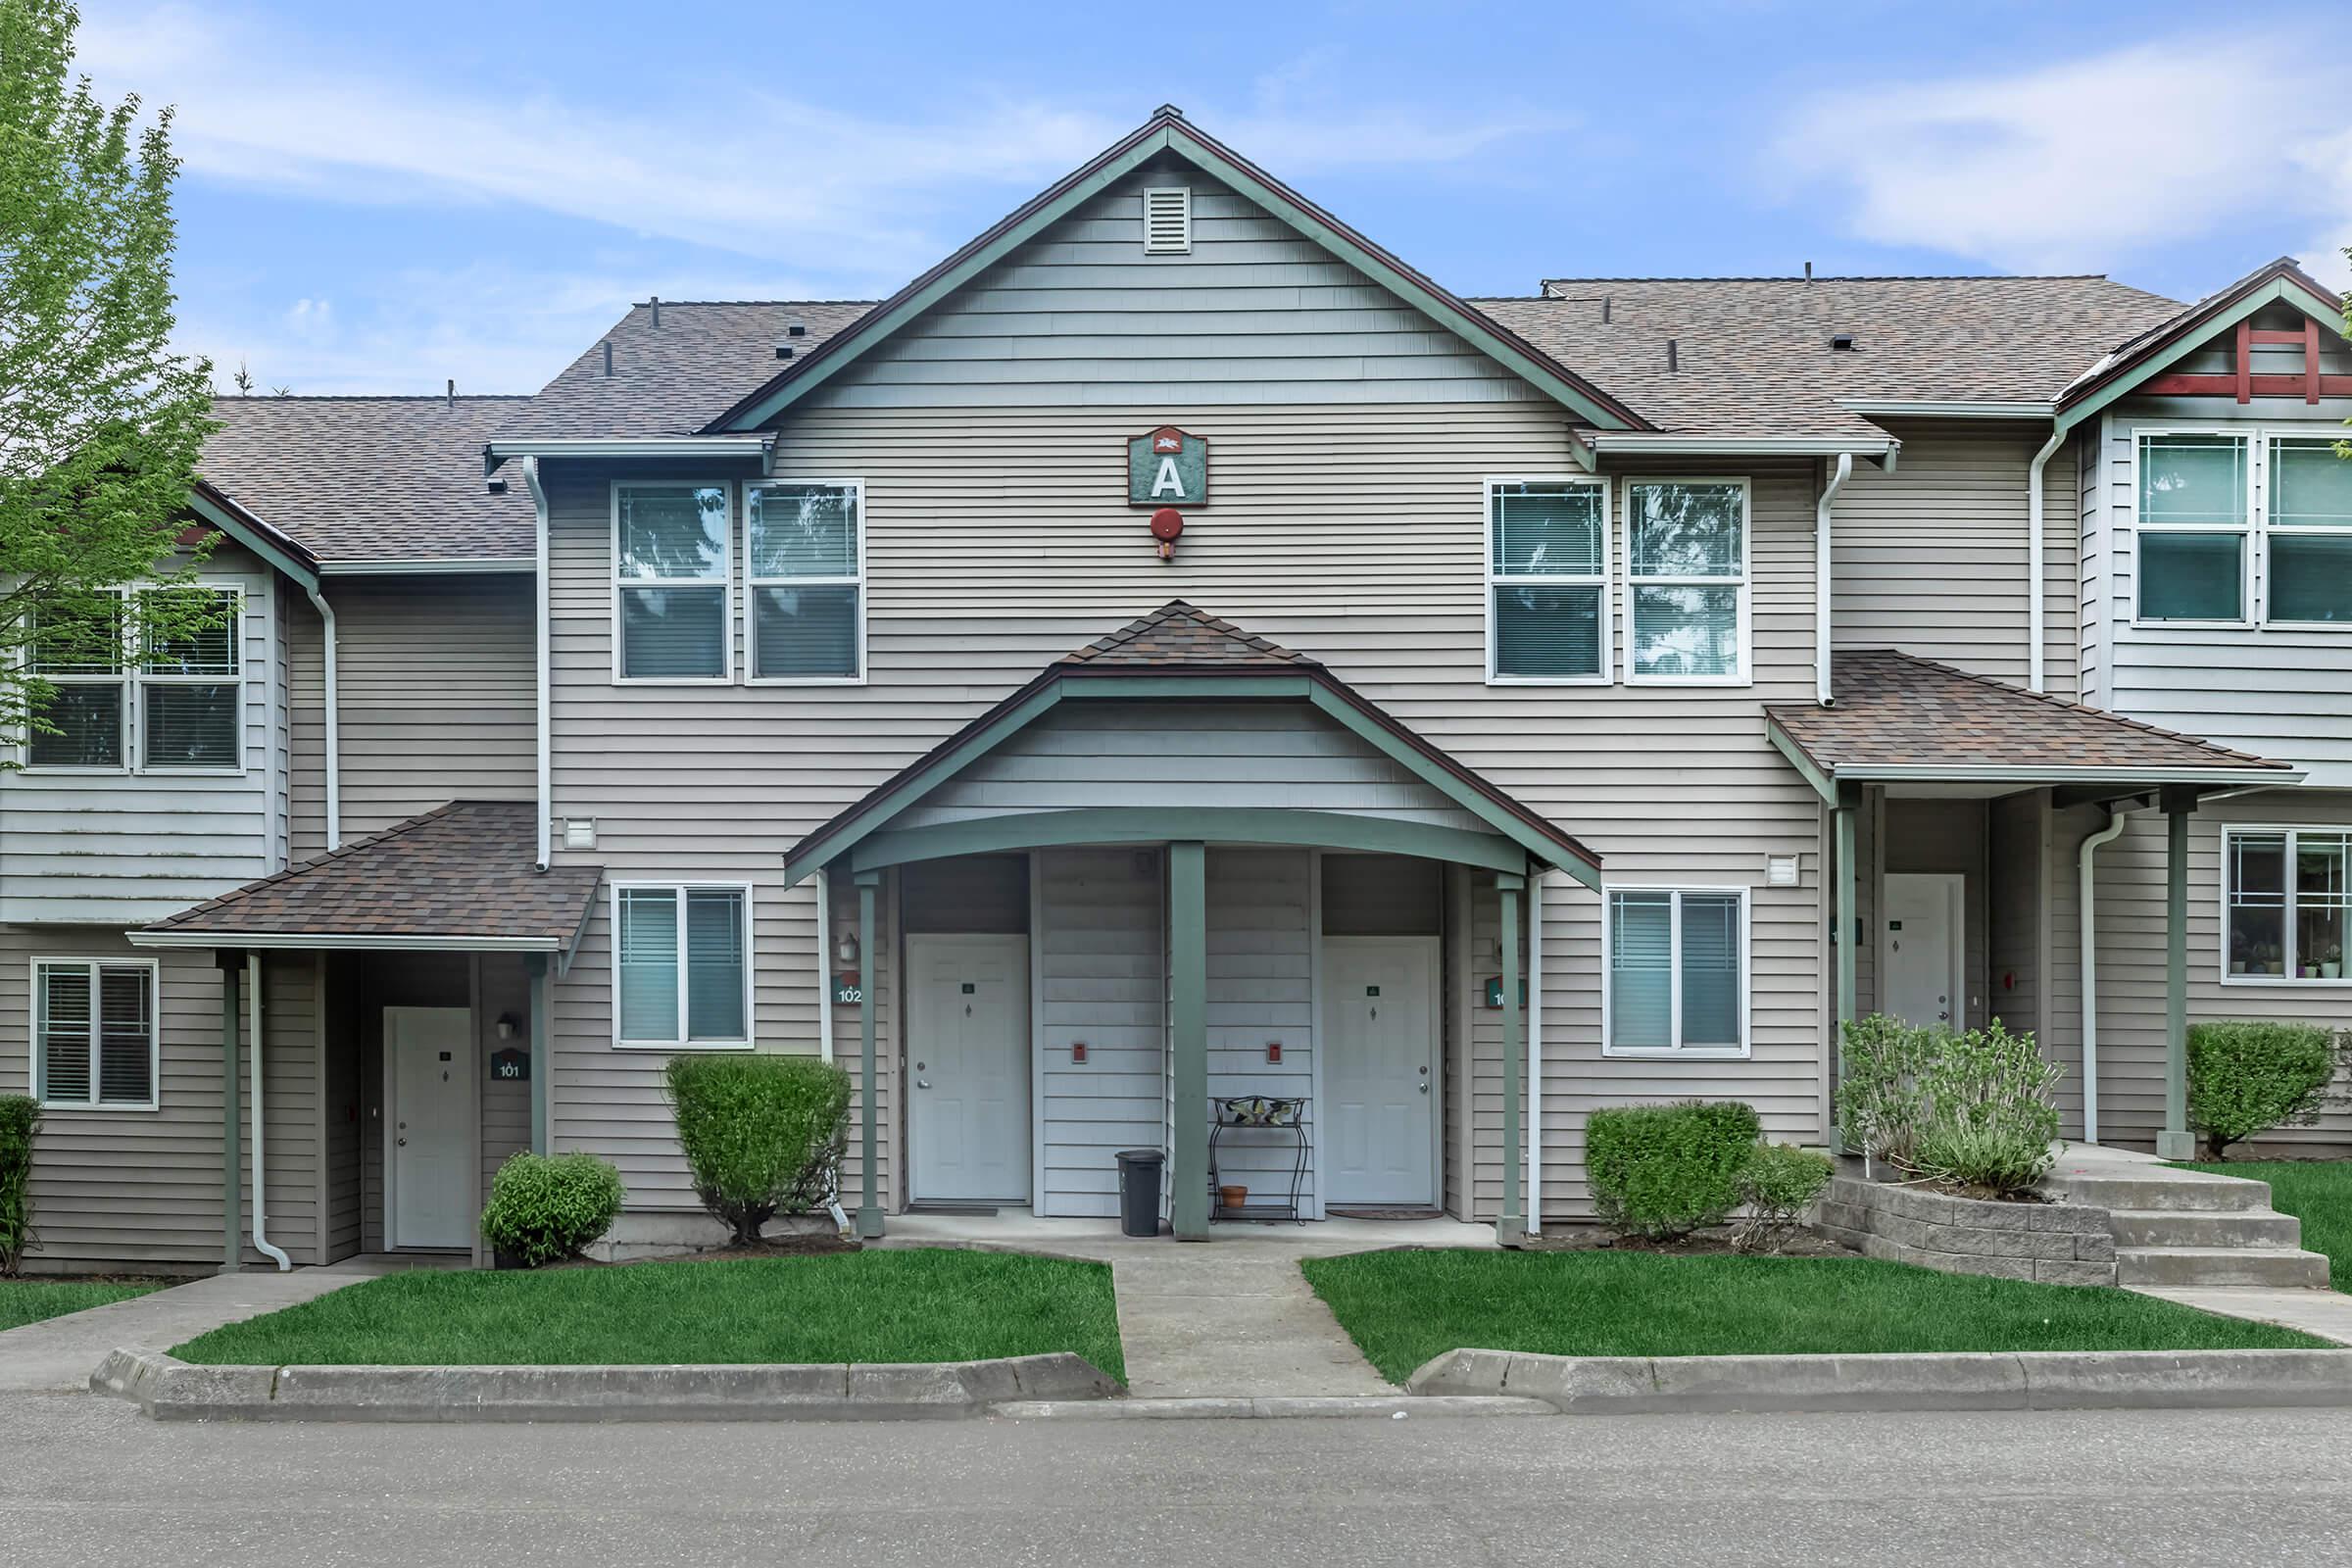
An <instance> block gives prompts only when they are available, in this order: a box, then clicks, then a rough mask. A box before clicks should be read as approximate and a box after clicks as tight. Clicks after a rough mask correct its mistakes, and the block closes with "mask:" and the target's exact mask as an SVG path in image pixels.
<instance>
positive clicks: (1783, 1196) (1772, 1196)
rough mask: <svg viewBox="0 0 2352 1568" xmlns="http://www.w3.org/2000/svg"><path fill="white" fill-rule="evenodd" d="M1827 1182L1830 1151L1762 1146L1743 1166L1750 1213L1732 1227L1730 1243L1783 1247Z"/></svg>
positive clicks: (1744, 1200) (1744, 1204)
mask: <svg viewBox="0 0 2352 1568" xmlns="http://www.w3.org/2000/svg"><path fill="white" fill-rule="evenodd" d="M1829 1185H1830V1156H1829V1155H1827V1154H1821V1153H1816V1152H1813V1151H1812V1150H1810V1149H1798V1148H1797V1147H1796V1146H1795V1145H1793V1144H1758V1145H1757V1146H1756V1147H1755V1148H1753V1149H1751V1150H1749V1151H1748V1152H1747V1163H1745V1164H1744V1165H1741V1166H1740V1181H1739V1192H1740V1207H1741V1208H1743V1209H1745V1210H1746V1211H1747V1212H1746V1213H1744V1214H1742V1215H1741V1216H1740V1222H1739V1224H1738V1225H1736V1226H1734V1227H1733V1229H1732V1246H1733V1247H1734V1248H1736V1249H1738V1250H1740V1251H1742V1252H1757V1251H1763V1252H1777V1251H1779V1250H1781V1248H1782V1247H1783V1246H1784V1245H1785V1244H1786V1243H1787V1242H1788V1240H1789V1235H1790V1234H1791V1233H1792V1232H1794V1231H1795V1229H1796V1226H1797V1222H1798V1221H1799V1220H1801V1219H1803V1218H1804V1217H1805V1210H1806V1209H1808V1208H1811V1207H1812V1206H1813V1201H1814V1200H1815V1199H1817V1198H1819V1197H1820V1196H1821V1190H1822V1189H1823V1188H1825V1187H1827V1186H1829Z"/></svg>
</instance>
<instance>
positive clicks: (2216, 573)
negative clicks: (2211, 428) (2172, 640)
mask: <svg viewBox="0 0 2352 1568" xmlns="http://www.w3.org/2000/svg"><path fill="white" fill-rule="evenodd" d="M2252 494H2253V474H2252V470H2251V468H2250V466H2249V462H2248V451H2247V443H2246V438H2245V437H2244V436H2239V435H2199V434H2182V435H2170V434H2167V435H2143V436H2141V437H2140V438H2139V532H2138V551H2139V618H2140V619H2142V620H2192V621H2195V620H2202V621H2241V620H2244V619H2246V618H2247V616H2246V538H2247V532H2248V512H2249V505H2250V501H2251V497H2252Z"/></svg>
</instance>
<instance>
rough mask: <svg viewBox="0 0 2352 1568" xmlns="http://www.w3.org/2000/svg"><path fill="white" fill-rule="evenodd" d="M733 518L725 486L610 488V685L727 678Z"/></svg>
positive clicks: (730, 654) (731, 660) (730, 656)
mask: <svg viewBox="0 0 2352 1568" xmlns="http://www.w3.org/2000/svg"><path fill="white" fill-rule="evenodd" d="M732 510H733V508H732V495H731V489H730V487H729V486H727V485H725V484H688V483H676V482H668V481H663V482H659V483H655V482H646V483H635V482H631V483H622V484H615V485H614V486H613V629H614V647H613V674H614V676H615V677H616V678H618V679H621V680H655V681H724V680H728V679H731V678H732V677H733V674H734V642H735V639H734V628H733V621H734V616H733V613H732V607H731V599H732V595H731V593H730V592H729V589H730V586H731V583H732V571H731V568H730V562H731V560H732V556H733V548H732V540H733V538H734V525H733V522H732V519H731V516H730V514H731V512H732Z"/></svg>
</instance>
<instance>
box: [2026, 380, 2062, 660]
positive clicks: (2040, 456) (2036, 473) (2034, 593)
mask: <svg viewBox="0 0 2352 1568" xmlns="http://www.w3.org/2000/svg"><path fill="white" fill-rule="evenodd" d="M2065 439H2066V426H2065V425H2063V424H2059V425H2053V426H2051V428H2050V438H2049V439H2048V440H2047V441H2044V442H2043V443H2042V444H2041V450H2040V451H2039V452H2036V453H2034V461H2033V463H2032V464H2031V465H2030V466H2028V467H2027V469H2026V636H2027V637H2028V638H2029V639H2030V646H2029V647H2028V648H2027V649H2026V689H2027V690H2028V691H2036V692H2037V691H2040V690H2041V689H2042V682H2043V674H2042V667H2041V665H2042V650H2041V636H2042V604H2041V602H2042V586H2041V572H2042V563H2041V552H2042V537H2041V535H2042V528H2041V470H2042V466H2043V465H2045V464H2047V463H2048V462H2049V461H2050V459H2051V457H2052V456H2053V455H2054V454H2055V453H2056V452H2057V451H2058V444H2059V443H2060V442H2062V441H2064V440H2065Z"/></svg>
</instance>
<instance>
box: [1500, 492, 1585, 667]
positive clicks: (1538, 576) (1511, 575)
mask: <svg viewBox="0 0 2352 1568" xmlns="http://www.w3.org/2000/svg"><path fill="white" fill-rule="evenodd" d="M1510 484H1573V485H1582V486H1584V487H1586V488H1588V489H1591V490H1594V491H1597V492H1598V493H1599V496H1600V569H1599V571H1598V573H1597V574H1594V575H1591V576H1583V575H1579V576H1569V575H1567V574H1566V573H1562V572H1549V571H1546V572H1526V571H1514V572H1504V571H1496V570H1495V515H1496V509H1495V501H1496V499H1497V498H1498V495H1499V493H1500V490H1501V487H1502V486H1504V485H1510ZM1612 489H1613V487H1612V485H1611V483H1610V481H1609V480H1608V479H1606V478H1602V477H1596V476H1595V475H1593V474H1590V473H1491V474H1488V475H1487V476H1486V477H1485V478H1484V479H1482V480H1481V481H1480V482H1479V508H1480V511H1481V514H1482V515H1483V516H1484V517H1485V523H1486V525H1485V527H1484V528H1483V529H1482V530H1481V536H1480V540H1479V552H1480V559H1481V561H1482V562H1483V568H1482V570H1481V572H1480V580H1481V581H1482V582H1483V583H1484V584H1485V586H1484V587H1483V588H1482V589H1481V590H1480V592H1481V593H1482V595H1483V596H1484V598H1485V602H1486V608H1485V617H1486V628H1487V684H1488V685H1490V686H1607V685H1611V684H1613V683H1614V682H1615V680H1616V678H1617V662H1616V654H1617V638H1616V620H1617V606H1616V598H1615V593H1614V588H1615V582H1614V578H1613V576H1612V572H1613V570H1614V566H1615V559H1614V555H1615V552H1614V546H1613V542H1612V537H1611V536H1612V535H1613V534H1614V533H1615V531H1616V530H1615V528H1614V526H1613V519H1614V518H1615V516H1616V511H1615V505H1616V502H1615V497H1614V495H1613V494H1612ZM1524 582H1534V583H1537V584H1540V585H1541V586H1544V587H1547V588H1595V589H1598V590H1599V593H1600V668H1599V670H1598V672H1597V673H1595V674H1591V675H1511V674H1506V673H1504V672H1503V671H1502V670H1501V668H1500V667H1499V665H1500V662H1501V659H1502V644H1501V641H1500V639H1499V638H1498V636H1497V635H1496V632H1497V628H1496V626H1495V589H1497V588H1500V587H1502V586H1503V585H1505V584H1508V583H1524Z"/></svg>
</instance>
